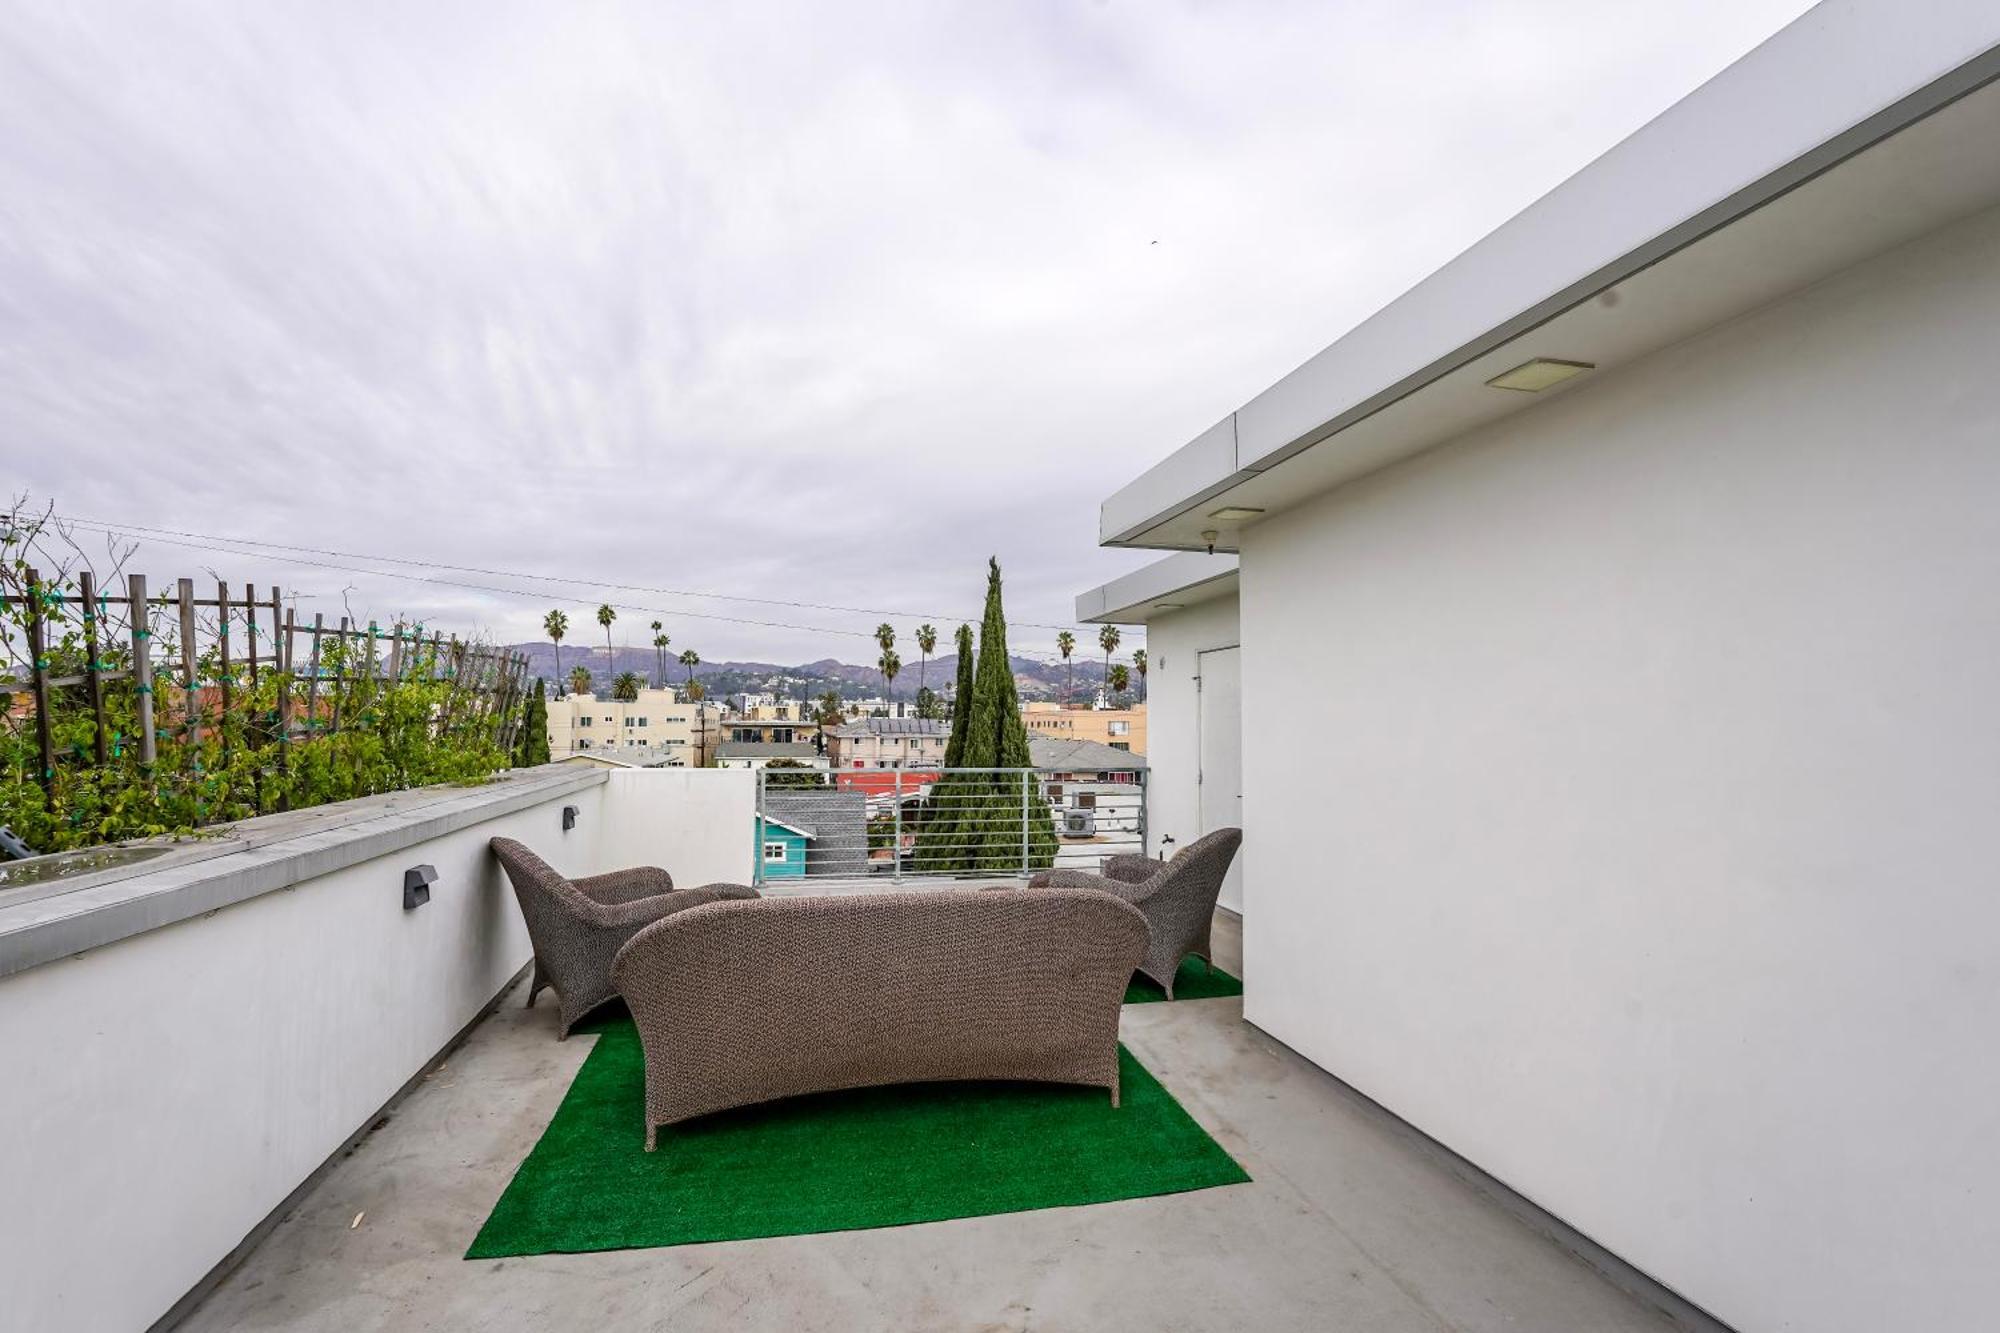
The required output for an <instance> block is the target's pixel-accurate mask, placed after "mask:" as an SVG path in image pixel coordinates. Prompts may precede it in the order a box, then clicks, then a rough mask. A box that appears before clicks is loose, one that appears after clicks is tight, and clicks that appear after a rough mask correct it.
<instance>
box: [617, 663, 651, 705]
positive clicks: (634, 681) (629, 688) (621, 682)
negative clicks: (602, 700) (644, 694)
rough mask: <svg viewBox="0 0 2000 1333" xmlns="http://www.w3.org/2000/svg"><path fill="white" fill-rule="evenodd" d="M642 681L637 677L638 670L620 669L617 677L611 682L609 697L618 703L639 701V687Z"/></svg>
mask: <svg viewBox="0 0 2000 1333" xmlns="http://www.w3.org/2000/svg"><path fill="white" fill-rule="evenodd" d="M644 683H645V682H643V681H641V680H640V679H639V673H638V672H636V671H621V672H619V673H618V676H617V678H616V679H615V680H613V681H612V682H611V697H612V698H614V699H616V700H618V701H619V702H620V703H627V704H632V703H637V702H639V690H640V687H641V686H642V685H643V684H644Z"/></svg>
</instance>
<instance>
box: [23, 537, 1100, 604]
mask: <svg viewBox="0 0 2000 1333" xmlns="http://www.w3.org/2000/svg"><path fill="white" fill-rule="evenodd" d="M55 517H56V518H58V519H60V520H61V521H62V522H65V523H74V524H76V525H78V526H80V527H86V528H90V529H92V530H93V531H99V532H103V531H117V532H135V533H142V534H146V535H149V536H158V537H161V538H165V537H188V538H194V539H197V540H200V541H221V542H230V543H233V544H234V545H237V546H254V547H267V548H269V549H271V550H274V551H302V552H305V553H306V554H308V555H328V556H335V557H338V558H340V559H343V560H372V561H375V562H377V563H378V564H387V565H409V566H412V567H414V568H418V569H449V570H456V571H458V572H459V573H462V574H485V575H489V576H491V577H494V578H505V579H532V580H534V581H535V582H537V583H566V584H570V585H573V586H576V587H583V588H618V589H622V590H624V591H626V592H645V593H655V594H658V595H660V596H663V597H700V598H705V599H707V600H710V601H718V602H751V603H755V604H757V605H761V606H785V607H791V608H793V609H794V610H799V611H836V612H841V613H843V614H848V615H863V616H891V617H895V618H898V619H903V620H961V621H965V622H967V623H977V622H978V620H979V617H978V616H960V615H950V614H946V613H941V612H936V611H890V610H884V609H883V608H881V607H879V606H842V605H839V604H837V603H830V602H804V601H793V600H789V599H786V598H782V597H753V596H751V595H750V594H748V593H723V592H703V591H700V590H697V589H692V588H661V587H655V586H652V585H649V584H644V583H612V582H606V581H603V580H598V579H581V578H570V577H567V576H563V575H556V574H531V573H527V572H526V571H523V570H515V569H493V568H491V567H488V566H484V565H456V564H452V563H450V562H449V561H444V560H412V559H410V558H408V557H406V556H396V555H382V554H378V553H373V552H365V551H340V550H334V549H331V548H328V547H324V546H296V545H291V544H288V543H285V542H271V541H263V540H260V539H257V538H253V537H230V536H225V535H223V534H219V533H213V532H190V531H186V530H184V529H179V528H155V527H147V526H145V525H144V524H139V523H111V522H107V521H106V520H104V519H94V518H79V517H77V516H75V515H71V514H60V515H55ZM676 614H693V613H691V612H679V613H676ZM1012 623H1014V624H1017V625H1020V626H1022V627H1024V628H1027V629H1074V628H1075V626H1073V625H1049V624H1043V623H1041V622H1039V621H1033V620H1018V621H1014V622H1012ZM843 632H844V631H843Z"/></svg>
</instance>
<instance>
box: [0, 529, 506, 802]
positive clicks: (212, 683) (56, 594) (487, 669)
mask: <svg viewBox="0 0 2000 1333" xmlns="http://www.w3.org/2000/svg"><path fill="white" fill-rule="evenodd" d="M25 573H26V576H27V586H26V588H25V589H24V591H23V593H22V594H21V595H19V596H10V595H0V608H9V609H11V608H14V607H17V606H18V607H20V608H21V609H22V610H23V611H24V612H25V614H24V616H23V619H24V621H25V622H26V624H25V628H26V632H27V641H28V658H29V663H30V666H29V675H28V679H26V680H4V681H0V689H6V690H20V689H23V688H26V689H27V690H28V691H29V692H30V693H31V694H32V697H33V700H34V710H35V732H36V741H37V746H38V749H39V754H40V761H41V762H40V768H39V774H38V776H39V779H40V782H41V784H42V787H43V789H44V790H45V791H47V792H49V793H50V794H51V795H53V792H54V786H55V777H56V753H55V740H54V735H53V730H52V718H53V711H52V708H51V699H52V695H53V694H54V692H55V691H57V690H65V689H79V688H80V689H81V690H83V691H84V694H85V698H86V700H87V706H88V708H89V710H90V714H91V717H92V719H93V721H94V724H95V725H94V727H93V743H92V749H91V755H90V758H91V760H92V761H93V762H94V763H95V764H96V765H99V766H102V765H106V764H109V763H110V762H111V761H112V760H113V759H115V758H122V752H123V747H124V740H125V738H124V737H123V736H121V735H119V734H118V733H117V732H116V731H115V730H114V729H113V727H112V724H111V721H110V719H109V717H108V716H107V712H106V708H105V702H104V699H105V694H104V687H105V686H106V685H107V684H108V683H111V682H114V681H120V680H131V681H132V682H133V690H134V693H135V694H136V696H137V698H136V714H137V716H136V726H135V728H134V729H135V730H136V732H137V733H138V734H137V735H136V736H135V737H134V738H133V739H134V740H135V741H136V742H137V750H138V760H139V763H140V764H141V765H142V766H143V767H145V768H148V769H150V768H151V767H152V766H153V765H154V764H155V763H157V762H158V759H159V741H160V739H161V738H162V737H165V736H168V735H170V734H171V733H170V732H169V731H168V730H167V729H166V725H165V724H167V722H168V719H169V718H170V717H172V716H173V714H172V713H171V712H170V711H169V710H167V709H164V708H162V707H161V706H160V703H159V700H158V699H157V696H156V691H155V685H156V682H157V681H158V680H159V679H160V674H159V668H160V667H161V666H162V665H165V664H163V663H160V662H157V661H156V660H155V653H154V649H153V632H152V628H153V622H154V619H155V617H161V618H166V619H170V620H171V619H173V618H175V617H177V618H178V629H179V650H180V651H179V658H180V660H179V662H178V664H177V665H178V667H179V672H178V679H173V678H172V677H173V673H172V672H168V673H167V676H168V682H169V685H170V687H171V688H174V689H177V690H178V691H179V695H180V700H179V702H180V716H179V726H180V728H181V734H182V735H183V737H184V738H185V739H186V740H187V741H189V742H190V744H189V745H188V747H187V749H188V753H189V762H190V763H192V762H194V760H193V755H194V753H195V746H194V745H193V744H192V742H195V741H198V740H200V739H202V738H203V737H204V735H208V734H213V735H214V736H215V738H216V739H217V740H218V742H219V744H220V745H221V747H222V751H223V754H224V756H225V757H226V756H227V755H228V754H229V753H230V751H231V748H232V746H233V745H234V744H235V740H234V737H233V735H232V728H231V726H230V723H231V721H232V720H234V721H240V722H241V723H242V724H243V730H244V733H245V735H246V737H249V738H255V739H256V740H257V742H258V743H269V742H272V741H275V742H276V744H277V759H276V762H277V768H278V772H279V774H280V775H282V774H284V773H285V772H286V771H287V770H288V766H289V763H290V749H291V746H292V744H293V743H294V742H295V741H300V740H304V739H308V738H311V737H318V736H326V735H337V734H339V733H340V732H341V731H342V729H343V727H346V728H349V729H352V728H354V727H356V726H357V725H366V724H365V723H363V724H357V723H356V722H355V718H354V714H355V703H356V701H357V695H359V694H360V692H361V691H362V689H363V688H364V687H369V688H373V687H379V686H382V685H391V684H395V683H398V682H401V681H405V680H410V679H431V680H446V681H449V683H450V689H449V694H448V701H447V703H446V706H445V707H444V708H443V709H442V710H441V713H440V716H439V717H438V718H436V719H435V722H436V725H438V726H441V727H449V728H451V730H452V733H453V734H454V735H455V736H460V737H466V736H476V735H478V734H480V733H481V732H486V731H490V733H491V735H492V738H493V740H494V742H495V744H496V745H498V746H499V747H500V748H501V750H502V752H503V753H504V752H506V751H507V750H508V749H509V748H510V747H511V746H512V744H513V742H514V738H515V735H516V732H517V730H518V727H519V725H520V711H521V710H520V708H519V707H518V705H519V704H520V702H521V701H522V699H523V697H524V693H523V692H524V685H525V682H526V678H527V670H528V659H527V658H526V657H525V656H523V655H521V654H518V653H507V652H502V651H500V650H498V649H495V648H492V647H488V646H486V645H481V644H474V643H469V642H466V641H464V640H461V639H459V638H458V637H457V636H455V635H454V636H452V637H450V638H446V637H444V636H443V635H441V634H440V633H438V632H436V631H432V632H431V633H430V634H429V636H428V637H426V636H425V633H424V629H423V626H421V625H417V626H411V625H408V624H405V623H403V622H400V621H399V622H397V623H396V624H394V625H393V626H391V627H389V628H388V629H386V630H385V629H383V628H382V627H381V626H379V625H377V624H375V623H374V622H370V623H369V624H368V625H367V626H365V627H363V626H360V625H356V624H352V623H350V619H349V618H348V617H346V616H343V617H341V618H340V622H339V624H338V625H337V626H333V625H328V624H327V623H326V617H325V616H324V615H323V614H315V615H314V616H313V618H312V623H311V624H310V625H303V624H300V623H298V620H297V616H296V613H295V612H293V611H291V610H288V609H287V608H286V607H285V606H284V599H283V596H282V594H281V592H280V590H279V589H278V588H277V587H275V586H274V587H272V588H270V590H269V592H268V595H267V596H263V597H260V596H258V594H257V590H256V588H255V587H254V586H252V585H248V584H246V585H244V586H243V588H242V589H241V591H240V592H239V593H237V594H235V595H232V594H231V591H230V587H229V584H228V583H227V582H220V583H218V584H217V585H216V589H215V595H214V596H212V597H201V596H197V595H196V590H195V583H194V580H192V579H181V580H179V582H178V584H177V586H176V588H175V591H174V592H173V593H170V594H168V593H162V594H160V595H158V596H153V595H151V594H150V593H149V590H148V588H147V583H146V576H145V575H143V574H131V575H127V576H126V578H125V588H124V590H123V592H122V593H111V592H107V591H105V590H104V589H102V588H99V587H98V586H97V581H96V578H95V576H94V575H92V574H91V573H89V572H85V573H83V574H81V575H80V576H79V578H78V581H77V584H76V585H75V587H73V588H68V587H57V586H55V585H52V584H45V583H43V582H42V579H41V576H40V574H39V573H38V572H37V571H36V570H34V569H32V568H30V569H27V570H26V571H25ZM73 601H74V602H75V603H77V604H79V606H80V610H81V623H82V631H83V641H84V659H85V660H84V669H83V670H82V671H81V672H75V673H71V674H67V675H57V674H54V672H53V670H52V669H51V664H50V644H49V637H50V632H51V630H52V629H54V628H55V627H56V626H58V625H62V624H67V623H68V618H67V617H66V616H64V615H63V614H62V608H65V607H67V606H69V605H70V604H71V603H72V602H73ZM114 606H115V607H120V608H123V612H124V619H125V621H126V622H127V623H126V630H125V634H126V635H128V636H129V639H130V649H129V653H128V661H127V664H125V665H122V666H111V665H108V664H107V663H106V662H105V660H104V659H105V655H106V653H107V651H109V650H110V648H111V645H112V644H113V643H115V642H116V641H117V638H118V635H117V634H116V632H115V631H112V630H111V628H110V625H111V621H112V615H111V608H112V607H114ZM202 612H213V613H214V621H213V626H212V629H211V630H210V632H209V635H208V638H209V641H210V644H211V645H212V647H213V649H214V651H215V657H216V663H215V666H216V669H215V672H214V674H213V676H212V678H211V679H209V680H206V681H205V680H203V679H202V673H201V658H202V651H201V638H202V626H201V623H200V622H201V618H202V617H201V614H200V613H202ZM266 616H268V628H266V627H265V626H264V625H263V624H260V621H264V620H265V618H266ZM239 630H240V632H241V636H242V639H241V642H242V647H241V650H240V652H239V651H238V650H237V649H236V648H235V647H234V643H235V637H234V636H235V635H236V634H237V633H238V632H239ZM302 641H303V644H304V648H305V651H304V655H303V662H301V660H300V652H299V649H300V647H301V642H302ZM335 643H337V644H339V645H341V651H339V652H338V653H331V652H329V651H328V648H329V646H330V645H331V644H335ZM239 663H240V665H241V666H242V668H243V672H244V684H245V686H246V688H247V689H248V690H249V691H250V692H251V693H252V695H254V694H255V692H256V690H257V688H258V686H259V684H260V682H261V681H262V680H263V679H264V678H265V677H266V676H268V675H270V674H271V673H273V672H275V673H276V674H277V680H276V689H275V699H276V703H275V707H273V708H272V709H271V710H270V712H269V714H268V715H266V716H262V717H244V718H241V719H236V718H234V717H233V714H232V709H233V708H234V705H235V699H234V694H235V690H236V684H237V666H238V665H239ZM329 664H330V665H329ZM208 688H213V689H214V691H215V698H216V701H217V703H218V705H219V707H218V710H217V718H216V721H215V723H214V730H213V732H212V733H211V732H210V731H209V727H210V723H209V722H208V720H207V716H206V713H207V710H206V708H205V702H204V694H203V691H204V690H205V689H208Z"/></svg>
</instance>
